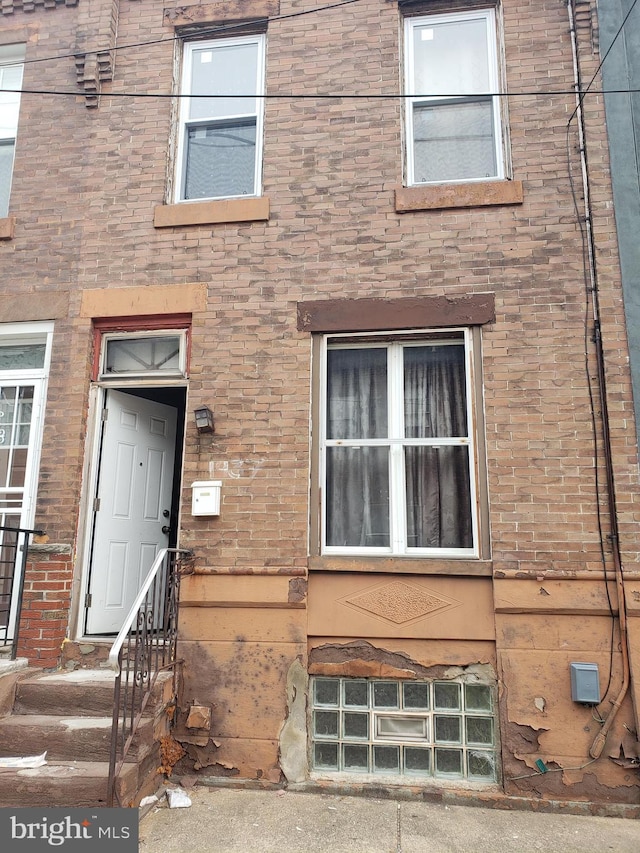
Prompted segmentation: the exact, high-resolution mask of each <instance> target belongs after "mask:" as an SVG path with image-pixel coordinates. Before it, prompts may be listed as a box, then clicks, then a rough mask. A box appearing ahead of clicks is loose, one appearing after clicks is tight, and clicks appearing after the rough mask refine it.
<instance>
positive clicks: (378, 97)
mask: <svg viewBox="0 0 640 853" xmlns="http://www.w3.org/2000/svg"><path fill="white" fill-rule="evenodd" d="M0 92H10V93H12V94H21V95H53V96H62V97H75V98H77V97H84V96H85V95H86V92H84V91H83V90H82V89H73V90H65V89H0ZM638 92H640V88H639V89H595V90H593V91H587V90H586V89H585V90H584V91H583V92H578V93H577V94H579V95H582V96H586V95H629V94H634V93H638ZM564 95H571V96H573V97H575V96H576V90H575V89H555V90H545V91H535V90H531V91H524V92H483V93H481V94H477V93H474V94H473V95H469V94H468V93H466V94H460V93H459V92H457V93H451V94H441V93H438V94H437V95H429V94H413V95H408V94H406V93H405V92H391V93H389V94H384V93H382V94H375V93H365V92H317V93H312V94H309V93H304V92H284V93H269V94H256V93H252V94H249V95H239V94H237V93H235V92H233V93H229V94H220V93H218V94H215V95H206V94H205V95H202V94H199V95H192V94H188V93H187V94H181V93H179V92H175V93H170V92H103V93H102V97H104V98H159V99H167V98H169V99H170V98H191V99H193V100H198V99H200V100H203V99H204V100H223V99H226V98H233V99H241V100H242V99H245V100H246V99H248V100H265V101H269V100H271V101H274V100H275V101H283V100H284V101H286V100H289V101H298V100H306V101H309V100H316V101H325V100H345V101H348V100H371V101H397V100H410V99H412V98H416V99H418V100H421V99H423V100H427V99H432V100H433V101H434V102H437V101H438V100H445V101H446V100H452V101H454V100H463V99H466V100H468V99H469V98H478V99H481V98H554V97H562V96H564Z"/></svg>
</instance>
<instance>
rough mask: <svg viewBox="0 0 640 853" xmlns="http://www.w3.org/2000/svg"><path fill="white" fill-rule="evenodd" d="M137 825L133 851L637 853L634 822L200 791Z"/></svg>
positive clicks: (639, 838) (638, 830) (639, 836)
mask: <svg viewBox="0 0 640 853" xmlns="http://www.w3.org/2000/svg"><path fill="white" fill-rule="evenodd" d="M188 795H189V797H190V799H191V801H192V805H191V807H190V808H174V809H169V808H168V807H167V802H166V798H163V800H162V801H161V804H160V806H159V807H154V808H153V809H152V810H151V811H150V812H149V813H148V814H146V815H145V816H144V817H143V818H142V820H141V822H140V853H530V851H538V850H544V851H549V853H551V851H553V853H609V851H612V853H638V851H639V850H640V821H637V820H630V819H622V818H608V817H582V816H576V815H569V814H561V815H559V814H539V813H535V812H529V811H506V810H501V809H485V808H475V807H471V806H446V805H434V804H431V803H424V802H418V801H416V802H414V801H406V800H405V801H402V802H396V801H394V800H375V799H369V798H364V797H348V796H338V795H335V794H324V793H323V794H314V793H295V792H291V791H254V790H234V789H230V788H205V787H197V788H194V789H192V790H190V791H189V792H188Z"/></svg>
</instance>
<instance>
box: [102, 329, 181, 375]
mask: <svg viewBox="0 0 640 853" xmlns="http://www.w3.org/2000/svg"><path fill="white" fill-rule="evenodd" d="M165 337H166V338H178V339H179V347H180V353H179V356H178V367H177V368H170V369H168V370H144V369H141V370H139V371H133V370H132V371H130V372H129V371H128V372H126V373H109V372H108V371H107V370H106V362H107V345H108V344H109V342H110V341H137V340H141V339H143V338H165ZM186 374H187V330H186V329H148V330H144V331H139V332H104V333H103V334H102V335H101V341H100V367H99V370H98V379H100V380H102V381H104V380H110V381H111V380H113V381H114V382H116V383H117V384H122V383H123V382H126V381H127V380H128V379H136V380H137V379H166V378H176V379H184V378H185V377H186Z"/></svg>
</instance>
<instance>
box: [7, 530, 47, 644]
mask: <svg viewBox="0 0 640 853" xmlns="http://www.w3.org/2000/svg"><path fill="white" fill-rule="evenodd" d="M2 530H4V531H7V532H9V533H15V534H16V541H15V545H12V546H10V547H12V548H14V549H15V556H14V558H13V570H12V572H11V575H10V576H9V575H3V577H2V581H3V582H5V583H7V586H10V589H9V592H8V593H3V596H2V597H6V598H8V605H7V606H6V607H2V608H1V612H2V613H6V625H5V635H4V641H3V642H0V648H4V647H6V646H9V645H10V646H11V652H10V654H9V657H10V660H15V659H16V657H17V655H18V634H19V632H20V616H21V615H22V599H23V595H24V576H25V571H26V568H27V555H28V550H29V537H31V536H44V531H43V530H32V529H31V528H28V527H9V526H6V525H0V531H2ZM20 534H23V535H24V539H23V541H22V561H21V565H20V575H19V582H18V587H17V589H15V578H16V569H17V568H18V546H19V543H20ZM4 547H5V543H4V542H0V549H1V548H4ZM7 547H9V546H7ZM14 596H15V609H14ZM12 612H14V613H15V624H14V627H13V632H10V630H9V628H10V624H11V614H12ZM10 634H12V636H11V637H10V636H9V635H10Z"/></svg>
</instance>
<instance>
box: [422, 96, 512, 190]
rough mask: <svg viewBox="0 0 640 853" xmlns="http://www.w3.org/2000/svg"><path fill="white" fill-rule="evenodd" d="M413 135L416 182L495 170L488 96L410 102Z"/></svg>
mask: <svg viewBox="0 0 640 853" xmlns="http://www.w3.org/2000/svg"><path fill="white" fill-rule="evenodd" d="M413 137H414V138H413V141H414V146H413V159H414V166H413V172H414V176H413V179H414V181H415V182H416V183H426V182H429V181H432V182H433V181H464V180H469V179H472V178H493V177H496V176H497V174H498V166H497V162H496V146H495V129H494V120H493V103H492V101H491V99H490V98H487V99H482V100H477V101H457V102H454V103H437V102H435V103H430V104H422V105H417V104H416V105H414V109H413Z"/></svg>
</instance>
